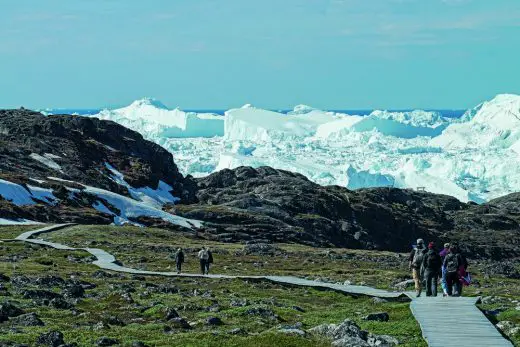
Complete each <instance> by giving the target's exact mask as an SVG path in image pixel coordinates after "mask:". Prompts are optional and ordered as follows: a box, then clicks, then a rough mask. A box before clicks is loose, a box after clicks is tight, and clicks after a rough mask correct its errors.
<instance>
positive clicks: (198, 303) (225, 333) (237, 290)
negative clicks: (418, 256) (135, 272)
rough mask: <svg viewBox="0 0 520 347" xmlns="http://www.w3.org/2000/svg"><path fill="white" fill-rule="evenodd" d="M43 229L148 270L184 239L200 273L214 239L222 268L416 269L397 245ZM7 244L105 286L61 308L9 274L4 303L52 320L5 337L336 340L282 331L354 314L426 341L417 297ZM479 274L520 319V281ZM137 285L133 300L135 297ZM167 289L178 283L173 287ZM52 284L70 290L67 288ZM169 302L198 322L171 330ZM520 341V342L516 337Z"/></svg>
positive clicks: (342, 276) (53, 269)
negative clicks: (260, 242)
mask: <svg viewBox="0 0 520 347" xmlns="http://www.w3.org/2000/svg"><path fill="white" fill-rule="evenodd" d="M0 230H1V229H0ZM24 230H25V229H24ZM24 230H20V229H18V231H15V230H14V229H12V230H7V229H5V231H2V232H6V233H10V235H12V236H16V235H17V234H16V233H17V232H23V231H24ZM13 234H14V235H13ZM12 236H11V237H12ZM41 237H42V238H44V239H47V240H51V241H54V242H59V243H63V244H67V245H69V246H76V247H96V248H102V249H104V250H106V251H108V252H111V253H113V254H114V255H116V256H117V258H118V259H119V260H121V261H122V262H123V263H124V264H125V265H127V266H131V267H136V268H141V269H147V270H159V271H167V270H170V271H172V270H173V268H174V263H173V260H172V259H171V258H170V255H171V253H172V252H173V251H174V250H175V249H176V248H177V247H183V248H185V250H186V255H187V257H186V259H187V263H186V264H185V267H184V270H185V271H186V272H198V266H199V264H198V261H197V259H196V252H197V251H198V249H199V248H200V247H201V246H202V245H207V246H209V247H210V248H211V249H212V250H213V252H214V258H215V264H214V267H213V268H212V270H213V271H214V272H215V273H227V274H281V275H282V274H283V275H295V276H299V277H311V278H317V277H320V278H322V279H327V280H331V281H341V282H343V281H345V280H350V281H352V282H353V283H355V284H360V283H366V284H368V285H372V286H376V287H380V288H389V287H391V286H392V284H393V283H395V282H398V281H401V280H403V279H405V278H409V274H408V270H407V264H406V257H405V255H396V254H394V253H388V252H371V251H360V250H348V249H316V248H311V247H307V246H302V245H295V244H278V245H276V247H277V248H278V249H279V250H278V251H276V252H275V254H274V255H272V256H266V255H263V256H262V255H256V254H245V253H244V252H243V250H244V245H241V244H225V243H218V242H214V241H210V240H207V239H205V238H204V235H200V237H195V236H194V235H191V234H184V233H179V232H172V231H168V230H163V229H154V228H146V229H144V228H136V227H129V226H126V227H113V226H75V227H71V228H67V229H63V230H59V231H55V232H52V233H49V234H43V235H41ZM0 250H1V253H0V273H4V274H7V275H8V276H11V277H13V276H17V275H26V276H29V277H36V276H42V275H50V274H54V275H58V276H61V277H63V278H65V279H67V278H70V277H72V276H73V277H74V278H78V279H81V280H84V281H87V282H90V283H94V284H96V286H97V287H96V288H95V289H92V290H87V296H86V298H84V299H81V300H80V301H79V302H78V303H77V305H76V307H75V309H74V310H57V309H54V308H51V307H48V306H38V305H36V304H35V303H34V302H32V301H31V300H26V299H23V298H22V297H21V296H20V290H19V288H15V287H14V286H13V284H12V283H7V284H6V288H7V290H8V291H9V293H10V294H11V296H2V295H3V294H2V292H1V291H0V303H1V302H3V301H7V300H14V301H16V302H18V303H19V305H20V306H21V307H23V308H24V310H25V311H26V312H36V313H37V314H38V315H39V316H40V317H41V319H42V320H43V321H44V322H45V323H46V326H45V327H31V328H21V331H12V330H10V329H9V328H8V327H9V326H8V323H2V324H0V344H1V342H2V341H14V342H17V343H25V344H29V345H33V344H34V341H35V340H36V338H37V336H38V335H39V334H41V333H42V332H47V331H49V330H51V329H57V330H60V331H62V332H63V333H64V335H65V341H66V342H67V343H72V342H76V343H78V345H80V346H88V345H92V344H93V341H95V340H96V339H98V338H100V337H102V336H109V337H112V338H117V339H119V340H120V341H121V342H122V345H123V346H130V345H131V343H132V341H135V340H141V341H144V342H146V343H147V344H149V345H150V346H171V345H182V346H245V345H247V346H249V345H252V346H330V341H328V340H327V339H324V338H322V337H313V336H308V337H300V336H288V335H285V334H283V333H281V332H279V331H278V328H279V327H280V326H282V325H293V324H295V323H301V325H302V329H304V330H307V329H309V328H312V327H314V326H317V325H320V324H324V323H336V324H337V323H340V322H342V321H343V320H345V319H347V318H348V319H352V320H353V321H355V322H356V323H357V324H359V326H360V327H362V328H363V329H366V330H368V331H370V332H371V333H374V334H385V335H391V336H394V337H396V338H397V339H398V340H399V341H400V342H401V345H402V346H426V344H425V342H424V340H423V339H422V337H421V331H420V328H419V326H418V324H417V322H416V321H415V319H414V317H413V316H412V314H411V312H410V309H409V305H408V304H407V303H400V302H383V303H376V302H374V301H373V300H372V299H371V298H367V297H358V298H356V297H352V296H347V295H343V294H340V293H335V292H332V291H321V290H316V289H310V288H303V287H288V286H282V285H278V284H273V283H268V282H252V281H249V282H245V281H243V280H216V279H209V278H204V279H197V278H165V277H144V278H142V277H139V276H137V277H136V276H131V275H121V274H117V275H115V277H112V278H97V277H95V276H94V273H95V272H96V271H97V270H98V268H97V267H95V266H94V265H91V264H90V263H89V254H88V253H85V252H81V251H76V252H70V251H58V250H53V249H49V248H43V247H40V246H36V245H30V244H26V243H16V242H12V243H0ZM473 265H478V264H473ZM472 270H473V268H472ZM473 273H474V275H475V278H476V279H477V280H478V281H479V284H478V286H475V287H469V288H467V289H466V294H467V295H483V296H487V295H492V296H498V297H500V298H502V301H501V302H500V303H497V304H487V305H482V308H483V309H495V308H496V307H497V305H498V306H501V307H505V308H506V309H505V310H504V311H503V312H502V313H500V314H499V315H498V316H497V319H498V320H510V321H513V322H517V323H519V324H520V314H519V312H520V311H516V310H515V309H514V307H510V306H507V305H509V304H507V303H510V302H511V301H510V299H512V298H515V297H516V298H518V297H520V292H519V291H520V289H519V288H520V287H519V286H518V283H519V281H517V280H512V279H507V278H504V277H502V276H489V277H486V276H484V275H483V274H482V273H481V270H480V268H479V267H478V266H475V267H474V271H473ZM128 288H130V292H129V295H131V297H132V298H133V301H134V302H133V303H129V302H127V301H126V299H125V295H126V294H125V292H126V291H128ZM157 288H169V290H166V292H165V291H164V290H158V289H157ZM50 289H52V290H54V291H58V292H59V291H61V289H60V288H50ZM245 299H246V300H247V302H245V303H244V304H245V306H238V307H237V306H236V302H243V301H244V300H245ZM504 305H505V306H504ZM166 307H174V308H175V309H176V310H177V311H178V312H179V314H180V316H181V317H183V318H185V319H186V320H187V321H189V322H190V324H191V325H192V326H193V327H194V329H192V330H189V331H185V330H182V329H181V330H179V329H173V331H171V332H165V327H167V326H170V325H171V324H170V323H168V322H166V321H165V319H164V310H165V309H166ZM258 307H261V308H264V309H266V310H271V311H272V312H273V313H274V314H275V315H277V316H278V317H279V318H278V319H270V318H265V317H262V316H259V315H251V314H248V313H247V312H248V310H250V309H252V308H258ZM295 307H298V308H299V309H296V308H295ZM300 309H301V310H300ZM301 311H303V312H301ZM374 312H388V313H389V315H390V321H389V322H369V321H365V320H363V319H362V317H363V316H365V315H367V314H369V313H374ZM109 316H116V317H119V318H120V319H121V320H122V321H124V322H125V323H126V324H125V326H117V325H114V324H110V323H107V322H109V321H110V319H109ZM212 316H215V317H219V318H221V319H222V321H223V322H224V325H222V326H208V325H206V324H205V320H206V319H207V318H208V317H212ZM99 322H105V324H108V325H109V326H110V328H109V329H105V328H101V329H100V330H97V329H95V328H94V327H95V326H96V324H97V323H99ZM235 328H240V329H242V331H243V334H238V335H233V334H230V333H229V332H230V331H231V330H232V329H235ZM513 341H514V342H515V343H517V344H518V343H519V342H520V341H518V339H517V338H516V337H514V338H513Z"/></svg>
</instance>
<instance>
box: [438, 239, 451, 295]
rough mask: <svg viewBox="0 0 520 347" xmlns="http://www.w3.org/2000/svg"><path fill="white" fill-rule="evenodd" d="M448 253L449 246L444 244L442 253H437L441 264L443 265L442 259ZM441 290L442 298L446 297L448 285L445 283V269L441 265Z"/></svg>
mask: <svg viewBox="0 0 520 347" xmlns="http://www.w3.org/2000/svg"><path fill="white" fill-rule="evenodd" d="M449 252H450V244H449V243H445V244H444V248H443V249H442V251H440V252H439V255H440V257H441V259H442V264H444V258H446V256H447V255H448V253H449ZM441 288H442V296H448V284H447V282H446V267H445V266H444V265H442V267H441Z"/></svg>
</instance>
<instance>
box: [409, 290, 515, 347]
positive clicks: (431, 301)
mask: <svg viewBox="0 0 520 347" xmlns="http://www.w3.org/2000/svg"><path fill="white" fill-rule="evenodd" d="M477 301H478V298H471V297H458V298H455V297H442V295H441V296H437V297H420V298H414V299H413V300H412V302H411V304H410V308H411V310H412V313H413V315H414V316H415V319H417V321H418V322H419V324H420V326H421V330H422V332H423V337H424V339H425V340H426V342H428V346H430V347H466V346H468V347H488V346H489V347H512V346H513V344H512V343H511V342H509V341H508V340H506V339H505V338H504V337H502V335H501V334H500V333H499V332H498V330H497V329H496V328H495V326H494V325H493V324H491V322H490V321H489V320H488V319H487V318H486V317H485V316H484V314H483V313H482V312H481V311H480V310H479V309H478V308H477V306H475V304H476V303H477Z"/></svg>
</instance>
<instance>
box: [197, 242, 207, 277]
mask: <svg viewBox="0 0 520 347" xmlns="http://www.w3.org/2000/svg"><path fill="white" fill-rule="evenodd" d="M198 257H199V261H200V272H201V273H202V274H203V275H205V274H206V269H207V263H208V259H209V253H208V250H207V249H206V247H202V249H201V250H200V251H199V255H198Z"/></svg>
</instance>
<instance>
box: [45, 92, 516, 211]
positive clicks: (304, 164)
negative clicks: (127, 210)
mask: <svg viewBox="0 0 520 347" xmlns="http://www.w3.org/2000/svg"><path fill="white" fill-rule="evenodd" d="M97 116H98V117H100V118H104V119H110V120H113V121H116V122H119V123H121V124H123V125H125V126H128V127H130V128H131V129H134V130H136V131H138V132H140V133H141V134H142V135H143V136H144V137H145V138H147V139H149V140H151V141H154V142H156V143H158V144H160V145H161V146H163V147H164V148H166V149H167V150H169V151H170V152H171V153H172V154H173V156H174V159H175V162H176V164H177V165H178V167H179V170H180V171H181V172H182V173H183V174H191V175H193V176H195V177H200V176H205V175H208V174H210V173H212V172H215V171H218V170H221V169H224V168H235V167H238V166H244V165H245V166H253V167H258V166H263V165H267V166H272V167H275V168H278V169H285V170H289V171H294V172H298V173H301V174H303V175H305V176H307V177H308V178H309V179H311V180H313V181H315V182H317V183H320V184H325V185H327V184H338V185H342V186H346V187H348V188H350V189H358V188H364V187H376V186H391V185H393V186H396V187H401V188H412V189H417V188H419V187H420V188H424V189H425V190H427V191H431V192H435V193H442V194H448V195H452V196H455V197H457V198H459V199H460V200H462V201H469V200H472V201H475V202H482V201H486V200H489V199H493V198H496V197H499V196H501V195H505V194H508V193H511V192H516V191H520V170H518V167H520V96H518V95H511V94H503V95H498V96H496V97H495V98H493V99H492V100H490V101H487V102H483V103H481V104H479V105H477V106H476V107H474V108H472V109H470V110H468V111H467V112H466V113H465V114H464V115H463V116H462V117H461V118H459V119H453V118H447V117H443V116H442V114H440V113H439V112H431V111H424V110H415V111H409V112H391V111H384V110H375V111H373V112H372V113H370V114H369V115H367V116H364V115H356V114H353V115H349V114H342V113H335V112H328V111H322V110H319V109H316V108H313V107H311V106H307V105H298V106H296V107H295V108H294V109H293V110H292V111H290V112H287V114H285V113H282V112H275V111H271V110H264V109H261V108H256V107H254V106H252V105H250V104H247V105H244V106H243V107H241V108H234V109H230V110H228V111H226V112H225V113H224V116H218V115H213V114H195V113H186V112H183V111H181V110H179V109H174V110H171V109H169V108H167V107H166V106H164V104H162V103H160V102H158V101H156V100H154V99H142V100H138V101H136V102H134V103H132V104H131V105H130V106H128V107H126V108H122V109H117V110H112V111H109V110H104V111H103V112H101V113H100V114H99V115H97ZM504 158H507V159H508V160H504ZM48 163H49V164H50V162H48ZM150 194H151V193H150Z"/></svg>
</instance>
